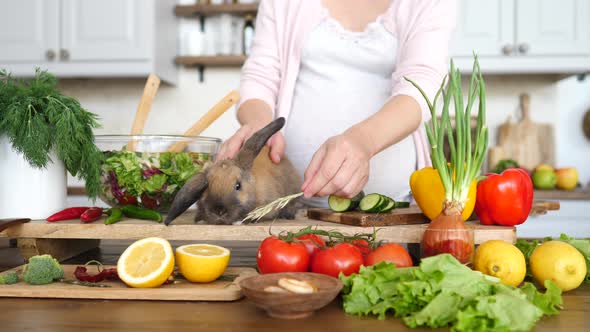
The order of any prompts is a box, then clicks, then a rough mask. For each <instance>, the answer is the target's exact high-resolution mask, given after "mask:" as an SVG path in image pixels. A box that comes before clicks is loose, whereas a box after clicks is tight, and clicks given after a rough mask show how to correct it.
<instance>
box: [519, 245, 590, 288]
mask: <svg viewBox="0 0 590 332" xmlns="http://www.w3.org/2000/svg"><path fill="white" fill-rule="evenodd" d="M529 264H530V266H531V273H532V274H533V278H535V280H536V281H537V282H538V283H539V284H541V285H543V284H544V283H545V280H551V281H553V282H554V283H555V284H556V285H557V287H559V288H561V290H562V291H564V292H567V291H569V290H572V289H576V288H578V287H579V286H580V285H581V284H582V282H583V281H584V278H585V277H586V269H587V267H586V260H585V259H584V256H583V255H582V254H581V253H580V252H579V251H578V249H576V248H574V246H572V245H571V244H569V243H565V242H561V241H548V242H544V243H543V244H541V245H540V246H538V247H537V248H535V250H534V251H533V253H532V254H531V258H530V262H529Z"/></svg>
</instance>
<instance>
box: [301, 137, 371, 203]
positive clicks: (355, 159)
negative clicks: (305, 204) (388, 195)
mask: <svg viewBox="0 0 590 332" xmlns="http://www.w3.org/2000/svg"><path fill="white" fill-rule="evenodd" d="M368 140H369V138H368V137H363V136H362V135H361V134H360V133H357V132H355V131H354V128H351V130H348V131H346V132H345V133H343V134H341V135H338V136H334V137H331V138H330V139H328V140H327V141H326V142H325V143H324V144H323V145H322V146H321V147H320V148H319V149H318V151H317V152H316V153H315V154H314V156H313V158H312V160H311V162H310V163H309V166H308V167H307V170H306V171H305V181H304V182H303V186H302V187H301V190H302V191H303V193H304V195H305V197H307V198H309V197H312V196H326V195H331V194H335V195H337V196H341V197H349V198H350V197H353V196H354V195H356V194H357V193H359V192H360V191H361V190H362V189H363V188H364V186H365V185H366V184H367V181H368V179H369V160H370V159H371V157H372V156H373V151H372V149H371V144H370V142H368Z"/></svg>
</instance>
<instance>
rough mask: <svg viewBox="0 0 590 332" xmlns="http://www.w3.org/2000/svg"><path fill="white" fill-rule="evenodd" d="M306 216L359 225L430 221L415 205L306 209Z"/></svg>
mask: <svg viewBox="0 0 590 332" xmlns="http://www.w3.org/2000/svg"><path fill="white" fill-rule="evenodd" d="M307 217H308V218H309V219H316V220H322V221H329V222H335V223H338V224H345V225H351V226H361V227H372V226H393V225H412V224H426V223H428V222H430V220H429V219H428V218H427V217H426V216H425V215H424V214H422V211H420V208H418V207H417V206H410V207H409V208H403V209H395V210H393V211H391V212H388V213H364V212H357V211H351V212H334V211H332V210H330V209H308V210H307Z"/></svg>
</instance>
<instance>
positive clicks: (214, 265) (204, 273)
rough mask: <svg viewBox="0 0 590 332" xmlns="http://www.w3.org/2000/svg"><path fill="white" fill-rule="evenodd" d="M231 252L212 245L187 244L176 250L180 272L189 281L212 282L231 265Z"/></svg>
mask: <svg viewBox="0 0 590 332" xmlns="http://www.w3.org/2000/svg"><path fill="white" fill-rule="evenodd" d="M229 257H230V255H229V250H228V249H226V248H224V247H220V246H215V245H212V244H187V245H185V246H181V247H178V248H176V264H177V265H178V270H179V271H180V273H182V275H183V276H184V277H185V278H186V279H187V280H189V281H192V282H211V281H214V280H215V279H217V278H219V277H220V276H221V275H222V274H223V272H224V271H225V269H226V268H227V264H228V263H229Z"/></svg>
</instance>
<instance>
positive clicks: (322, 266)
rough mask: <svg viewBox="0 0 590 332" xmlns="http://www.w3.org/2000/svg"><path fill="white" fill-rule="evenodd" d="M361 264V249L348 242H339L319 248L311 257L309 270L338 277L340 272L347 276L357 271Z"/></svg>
mask: <svg viewBox="0 0 590 332" xmlns="http://www.w3.org/2000/svg"><path fill="white" fill-rule="evenodd" d="M361 265H363V255H362V254H361V251H360V250H359V249H358V248H357V247H355V246H354V245H352V244H350V243H340V244H337V245H336V246H334V247H331V248H327V249H323V250H320V251H319V252H317V253H316V254H315V255H313V256H312V258H311V272H315V273H322V274H327V275H329V276H332V277H336V278H338V275H339V274H340V272H342V273H344V275H346V276H348V275H351V274H353V273H357V272H358V271H359V269H360V267H361Z"/></svg>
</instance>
